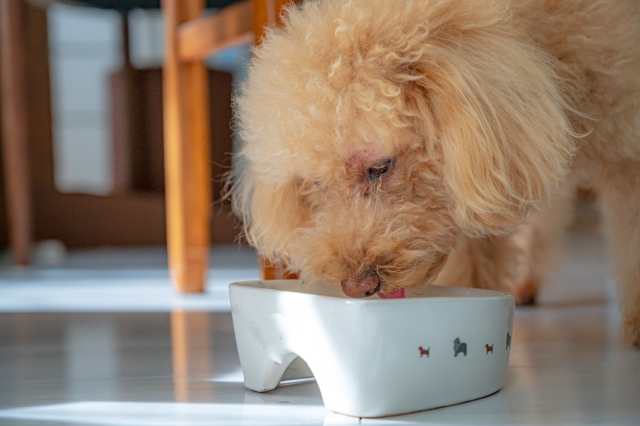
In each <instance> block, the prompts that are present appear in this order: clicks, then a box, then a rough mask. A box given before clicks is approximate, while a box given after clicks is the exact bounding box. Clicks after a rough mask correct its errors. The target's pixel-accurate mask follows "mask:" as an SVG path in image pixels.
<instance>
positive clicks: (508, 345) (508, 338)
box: [505, 332, 511, 349]
mask: <svg viewBox="0 0 640 426" xmlns="http://www.w3.org/2000/svg"><path fill="white" fill-rule="evenodd" d="M510 347H511V334H510V333H509V332H507V347H506V348H505V349H509V348H510Z"/></svg>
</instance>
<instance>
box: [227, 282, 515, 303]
mask: <svg viewBox="0 0 640 426" xmlns="http://www.w3.org/2000/svg"><path fill="white" fill-rule="evenodd" d="M264 281H273V282H284V281H297V282H299V281H300V280H247V281H234V282H232V283H231V284H229V292H231V290H232V288H243V289H247V290H254V291H259V292H268V293H289V294H299V295H300V296H301V297H302V296H306V297H313V298H320V299H327V300H335V301H342V302H345V303H346V304H369V303H376V304H380V303H396V304H397V303H405V304H406V303H440V302H446V301H471V300H476V301H487V300H503V299H509V298H511V299H513V301H515V298H514V296H513V295H512V294H511V293H508V292H503V291H497V290H487V289H483V288H472V287H453V286H443V285H435V284H433V286H434V287H441V288H456V289H467V290H472V291H479V292H482V293H485V294H486V295H482V296H434V297H428V296H427V297H408V298H398V299H381V298H374V297H367V298H362V299H356V298H349V297H337V296H330V295H324V294H313V293H305V292H300V291H292V290H283V289H275V288H265V287H256V286H252V285H248V284H251V283H261V282H264ZM430 285H431V284H430Z"/></svg>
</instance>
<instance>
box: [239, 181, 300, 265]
mask: <svg viewBox="0 0 640 426" xmlns="http://www.w3.org/2000/svg"><path fill="white" fill-rule="evenodd" d="M299 187H300V184H299V182H298V181H297V180H296V179H295V178H292V179H291V180H290V181H288V182H286V183H278V184H275V183H273V184H269V183H266V182H263V181H261V180H259V179H256V178H255V175H254V174H253V172H251V171H249V170H248V169H247V170H246V171H245V172H244V173H243V174H242V176H241V177H240V179H238V181H237V183H236V184H235V185H234V186H233V189H232V196H233V200H232V201H233V209H234V212H235V213H236V215H238V217H240V218H241V219H242V220H243V225H244V236H245V238H246V239H247V240H248V242H249V243H250V244H251V245H253V246H254V247H256V248H257V249H258V252H259V253H260V255H261V256H263V257H265V258H266V259H268V260H269V261H271V262H274V263H285V264H286V263H287V260H288V247H289V246H290V244H291V242H292V241H293V240H294V239H295V231H296V229H299V228H301V227H302V226H303V225H304V224H305V222H306V221H307V220H308V207H307V205H306V204H305V201H304V198H303V197H301V196H300V188H299Z"/></svg>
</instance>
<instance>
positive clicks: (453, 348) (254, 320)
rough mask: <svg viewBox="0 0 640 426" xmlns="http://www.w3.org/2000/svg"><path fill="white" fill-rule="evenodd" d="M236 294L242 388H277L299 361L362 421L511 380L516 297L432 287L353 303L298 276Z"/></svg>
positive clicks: (469, 396)
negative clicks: (386, 297) (362, 419)
mask: <svg viewBox="0 0 640 426" xmlns="http://www.w3.org/2000/svg"><path fill="white" fill-rule="evenodd" d="M229 291H230V295H231V311H232V314H233V325H234V329H235V335H236V342H237V345H238V352H239V355H240V364H241V365H242V371H243V373H244V384H245V386H246V387H248V388H249V389H253V390H254V391H258V392H265V391H269V390H271V389H274V388H275V387H276V386H278V383H279V382H280V380H281V378H282V376H283V374H284V373H285V370H287V367H288V366H289V365H290V364H291V362H292V361H293V360H295V359H296V358H297V357H300V358H302V359H303V360H304V361H306V363H307V365H308V366H309V368H310V369H311V371H312V373H313V376H315V378H316V381H317V383H318V386H319V387H320V392H321V393H322V399H323V400H324V404H325V406H326V407H327V408H328V409H330V410H332V411H335V412H337V413H341V414H347V415H350V416H357V417H380V416H389V415H394V414H403V413H410V412H414V411H421V410H426V409H429V408H436V407H442V406H445V405H451V404H457V403H461V402H465V401H470V400H473V399H477V398H481V397H483V396H486V395H489V394H492V393H494V392H496V391H498V390H499V389H500V388H501V387H502V385H503V384H504V380H505V377H506V373H507V364H508V362H509V352H510V343H511V335H512V326H513V311H514V306H515V303H514V298H513V296H511V295H510V294H508V293H499V292H495V291H489V290H479V289H469V288H457V287H439V286H425V287H423V288H422V289H420V290H411V292H409V291H408V292H407V297H406V298H404V299H387V300H382V299H379V298H378V297H376V296H374V297H371V298H368V299H350V298H347V297H346V296H343V295H342V293H341V291H340V289H339V288H333V287H325V286H315V287H307V286H305V285H303V284H301V283H300V282H299V281H297V280H287V281H251V282H240V283H233V284H231V286H230V287H229ZM294 364H295V363H294ZM288 373H289V372H288ZM300 375H304V372H299V374H298V376H300Z"/></svg>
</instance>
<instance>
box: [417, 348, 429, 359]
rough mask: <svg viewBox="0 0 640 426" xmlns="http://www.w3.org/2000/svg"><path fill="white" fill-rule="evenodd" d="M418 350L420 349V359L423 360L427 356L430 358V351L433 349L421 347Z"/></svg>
mask: <svg viewBox="0 0 640 426" xmlns="http://www.w3.org/2000/svg"><path fill="white" fill-rule="evenodd" d="M418 349H420V358H422V355H426V356H427V358H429V349H431V346H429V347H428V348H427V349H422V346H420V347H419V348H418Z"/></svg>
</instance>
